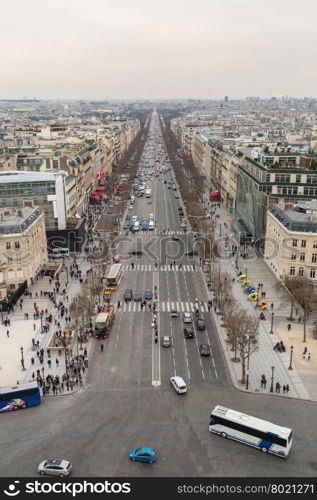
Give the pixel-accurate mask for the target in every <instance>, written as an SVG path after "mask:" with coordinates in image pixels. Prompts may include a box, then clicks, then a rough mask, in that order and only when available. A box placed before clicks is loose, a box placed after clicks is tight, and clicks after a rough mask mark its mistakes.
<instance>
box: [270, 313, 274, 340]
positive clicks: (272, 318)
mask: <svg viewBox="0 0 317 500" xmlns="http://www.w3.org/2000/svg"><path fill="white" fill-rule="evenodd" d="M273 321H274V312H273V311H272V316H271V331H270V333H271V334H273V333H274V332H273Z"/></svg>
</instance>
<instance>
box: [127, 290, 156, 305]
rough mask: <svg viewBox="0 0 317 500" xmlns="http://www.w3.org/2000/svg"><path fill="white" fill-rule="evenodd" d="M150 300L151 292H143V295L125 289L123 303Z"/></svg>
mask: <svg viewBox="0 0 317 500" xmlns="http://www.w3.org/2000/svg"><path fill="white" fill-rule="evenodd" d="M143 297H144V300H152V298H153V292H152V290H145V292H144V295H142V293H140V292H133V291H132V289H131V288H127V289H126V290H125V292H124V294H123V300H124V301H125V302H129V301H130V300H133V301H134V302H141V300H142V299H143Z"/></svg>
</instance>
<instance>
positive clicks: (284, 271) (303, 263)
mask: <svg viewBox="0 0 317 500" xmlns="http://www.w3.org/2000/svg"><path fill="white" fill-rule="evenodd" d="M264 258H265V261H266V264H267V266H268V267H269V268H270V269H271V270H272V272H273V273H274V274H275V275H276V277H277V278H278V279H282V278H283V277H285V276H306V277H307V278H310V279H312V280H315V279H317V201H316V200H314V201H310V202H304V203H299V204H297V205H295V206H294V207H293V208H285V204H284V202H283V201H281V202H280V203H278V204H275V205H273V207H272V208H271V209H270V210H269V211H268V213H267V223H266V235H265V252H264Z"/></svg>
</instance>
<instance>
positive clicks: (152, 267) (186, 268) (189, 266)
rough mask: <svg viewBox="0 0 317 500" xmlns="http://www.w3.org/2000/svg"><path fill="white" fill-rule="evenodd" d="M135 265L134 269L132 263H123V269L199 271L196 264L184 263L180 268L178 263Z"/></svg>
mask: <svg viewBox="0 0 317 500" xmlns="http://www.w3.org/2000/svg"><path fill="white" fill-rule="evenodd" d="M133 265H134V267H133V269H132V266H131V264H123V266H122V269H123V271H132V270H133V271H142V272H145V271H180V272H184V271H198V269H199V268H198V266H196V265H195V264H183V267H182V268H181V269H180V268H179V267H178V265H177V264H176V265H175V266H174V265H170V264H165V265H158V266H157V267H155V265H154V264H135V263H134V264H133Z"/></svg>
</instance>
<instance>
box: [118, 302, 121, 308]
mask: <svg viewBox="0 0 317 500" xmlns="http://www.w3.org/2000/svg"><path fill="white" fill-rule="evenodd" d="M120 307H121V302H120V300H118V309H120Z"/></svg>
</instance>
